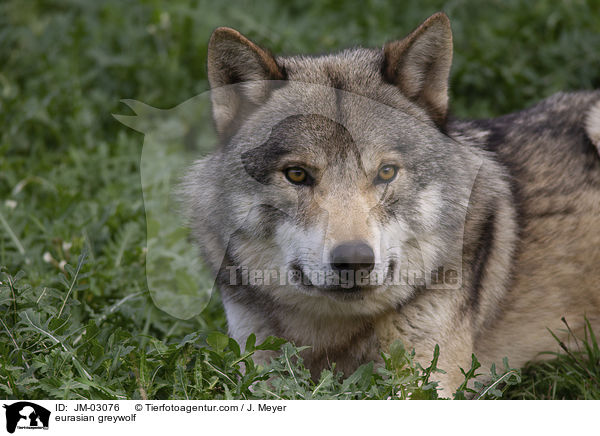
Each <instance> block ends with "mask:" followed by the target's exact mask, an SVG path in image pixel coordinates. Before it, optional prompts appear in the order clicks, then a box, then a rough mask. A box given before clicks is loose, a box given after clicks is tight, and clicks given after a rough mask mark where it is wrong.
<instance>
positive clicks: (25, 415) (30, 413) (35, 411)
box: [3, 401, 50, 433]
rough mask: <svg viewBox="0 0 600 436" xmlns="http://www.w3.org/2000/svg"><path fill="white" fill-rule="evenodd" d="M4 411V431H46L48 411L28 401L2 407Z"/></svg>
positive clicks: (48, 419)
mask: <svg viewBox="0 0 600 436" xmlns="http://www.w3.org/2000/svg"><path fill="white" fill-rule="evenodd" d="M3 407H4V408H5V409H6V431H8V432H9V433H14V432H15V430H16V429H17V427H18V428H19V429H44V430H47V429H48V424H49V422H50V411H49V410H48V409H45V408H43V407H42V406H38V405H37V404H35V403H30V402H29V401H19V402H17V403H13V404H10V405H8V406H7V405H6V404H5V405H3Z"/></svg>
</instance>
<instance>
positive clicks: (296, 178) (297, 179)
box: [283, 167, 309, 185]
mask: <svg viewBox="0 0 600 436" xmlns="http://www.w3.org/2000/svg"><path fill="white" fill-rule="evenodd" d="M283 174H285V178H286V179H288V180H289V181H290V182H291V183H293V184H294V185H306V184H308V182H309V176H308V173H307V172H306V170H305V169H303V168H300V167H291V168H286V169H285V170H283Z"/></svg>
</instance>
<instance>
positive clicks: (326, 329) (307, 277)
mask: <svg viewBox="0 0 600 436" xmlns="http://www.w3.org/2000/svg"><path fill="white" fill-rule="evenodd" d="M451 59H452V34H451V30H450V23H449V20H448V18H447V16H446V15H444V14H442V13H438V14H436V15H433V16H432V17H430V18H429V19H427V20H426V21H425V22H424V23H423V24H422V25H421V26H420V27H418V28H417V29H416V30H415V31H413V32H412V33H411V34H410V35H408V36H407V37H406V38H404V39H402V40H400V41H393V42H390V43H387V44H385V46H384V47H383V49H364V48H356V49H349V50H345V51H342V52H340V53H336V54H331V55H324V56H291V57H274V56H272V55H271V54H269V53H268V52H267V51H265V50H263V49H261V48H260V47H258V46H257V45H255V44H254V43H252V42H251V41H249V40H248V39H247V38H245V37H244V36H243V35H241V34H240V33H238V32H237V31H235V30H232V29H229V28H219V29H217V30H216V31H215V32H214V33H213V35H212V37H211V40H210V43H209V48H208V74H209V80H210V85H211V88H212V91H211V92H212V97H211V98H212V104H213V116H214V122H215V126H216V129H217V131H218V134H219V137H220V140H221V145H220V148H219V149H218V150H217V151H216V152H215V153H213V154H212V155H210V156H209V157H207V158H204V159H202V160H200V161H198V162H196V163H195V164H194V165H193V167H192V168H191V169H190V171H189V172H188V174H187V176H186V178H185V181H184V183H183V190H184V193H185V197H186V204H187V206H188V211H189V218H190V226H191V228H192V230H193V232H194V236H195V239H196V240H197V242H198V243H199V245H200V247H201V250H202V251H203V253H204V256H205V258H206V260H207V261H208V263H209V264H210V266H211V268H212V269H213V272H214V273H215V275H216V277H217V285H218V287H219V289H220V291H221V294H222V299H223V303H224V305H225V310H226V314H227V319H228V323H229V331H230V334H231V335H232V336H233V337H234V338H235V339H236V340H238V341H239V342H241V343H243V342H244V341H245V339H246V337H247V336H248V335H249V334H251V333H255V334H256V335H257V336H258V338H259V339H260V338H265V337H266V336H269V335H275V336H280V337H283V338H286V339H288V340H291V341H293V342H295V343H296V344H297V345H309V346H310V348H309V349H308V350H306V351H305V352H304V358H305V363H306V365H307V366H308V367H309V368H310V369H311V371H312V373H313V374H314V375H315V376H318V374H319V373H320V371H321V370H322V369H323V368H326V367H329V366H330V365H331V364H332V363H334V362H335V364H336V367H337V368H338V369H340V370H342V371H343V372H344V373H345V374H346V375H348V374H350V373H351V372H352V371H353V370H354V369H356V368H357V367H358V366H359V365H360V364H362V363H365V362H368V361H372V360H374V361H377V360H378V359H380V352H381V351H382V350H385V349H386V347H387V346H389V344H390V343H391V342H392V341H394V340H396V339H401V340H402V341H403V342H404V343H405V344H406V346H407V347H410V348H413V347H414V348H415V350H416V353H417V354H416V356H417V359H418V360H420V361H422V362H423V363H427V362H428V360H430V359H431V356H432V350H433V348H434V346H435V344H439V345H440V350H441V353H440V362H439V366H440V367H441V368H442V369H444V370H445V371H446V373H445V374H441V375H439V380H440V383H441V387H442V392H443V394H445V395H448V394H449V393H451V392H452V391H453V389H454V388H456V387H457V386H458V385H459V384H460V382H462V380H463V377H462V375H461V373H460V370H459V367H462V368H468V367H469V366H470V361H471V354H472V353H475V355H476V356H477V357H478V358H479V360H480V361H481V362H482V363H483V364H484V366H486V367H489V365H490V364H491V363H493V362H496V363H501V361H502V358H503V357H505V356H507V357H508V358H509V363H510V364H511V366H520V365H523V364H524V363H525V362H527V361H529V360H532V359H535V358H536V355H537V354H538V353H539V352H541V351H548V350H553V349H555V348H556V343H555V341H554V339H553V338H552V336H551V335H550V334H549V333H548V331H547V329H548V328H549V329H551V330H553V331H555V332H557V333H559V336H561V338H562V339H564V340H566V335H561V334H560V331H561V317H563V316H564V317H567V319H568V320H569V321H570V324H571V327H572V329H573V330H575V331H576V332H581V330H582V328H583V324H584V316H587V318H588V319H589V320H590V321H591V323H592V325H593V326H595V327H596V328H598V327H599V326H600V290H599V283H600V268H599V266H600V157H599V154H598V148H597V147H598V146H600V93H599V92H578V93H569V94H557V95H554V96H552V97H550V98H548V99H547V100H544V101H542V102H541V103H539V104H537V105H535V106H533V107H531V108H529V109H526V110H524V111H521V112H518V113H514V114H510V115H505V116H502V117H499V118H495V119H489V120H474V121H455V120H451V119H449V117H448V115H447V114H448V85H447V83H448V76H449V72H450V66H451ZM264 357H265V358H266V357H268V356H264Z"/></svg>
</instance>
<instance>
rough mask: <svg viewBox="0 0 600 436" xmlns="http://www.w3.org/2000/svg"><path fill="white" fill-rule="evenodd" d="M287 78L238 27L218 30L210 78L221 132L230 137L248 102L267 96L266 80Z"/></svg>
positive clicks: (211, 47) (210, 58)
mask: <svg viewBox="0 0 600 436" xmlns="http://www.w3.org/2000/svg"><path fill="white" fill-rule="evenodd" d="M284 79H285V74H284V72H283V70H282V69H281V68H280V67H279V66H278V65H277V62H276V61H275V58H274V57H273V56H271V54H269V53H268V52H267V51H266V50H263V49H262V48H260V47H259V46H257V45H256V44H254V43H253V42H252V41H250V40H249V39H248V38H246V37H245V36H244V35H242V34H241V33H240V32H238V31H237V30H234V29H230V28H228V27H219V28H218V29H216V30H215V31H214V32H213V34H212V36H211V37H210V41H209V43H208V81H209V83H210V87H211V89H212V90H211V99H212V109H213V117H214V120H215V125H216V128H217V132H218V133H219V135H221V137H224V136H225V137H226V136H228V132H229V131H230V130H231V129H232V127H233V126H234V125H235V123H236V121H237V120H238V119H239V118H238V117H239V116H240V115H241V112H243V109H244V108H245V107H246V106H245V105H248V104H254V105H256V104H260V103H262V102H264V101H265V100H266V99H267V97H268V95H269V89H270V87H269V86H268V85H267V83H265V82H264V81H265V80H284ZM252 82H254V83H252ZM238 83H239V84H241V85H240V86H233V87H232V86H227V85H235V84H238Z"/></svg>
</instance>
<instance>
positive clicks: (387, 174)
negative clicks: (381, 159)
mask: <svg viewBox="0 0 600 436" xmlns="http://www.w3.org/2000/svg"><path fill="white" fill-rule="evenodd" d="M397 173H398V168H397V167H395V166H394V165H384V166H382V167H381V168H380V169H379V172H378V173H377V179H376V180H375V183H389V182H391V181H392V180H394V178H395V177H396V174H397Z"/></svg>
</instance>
